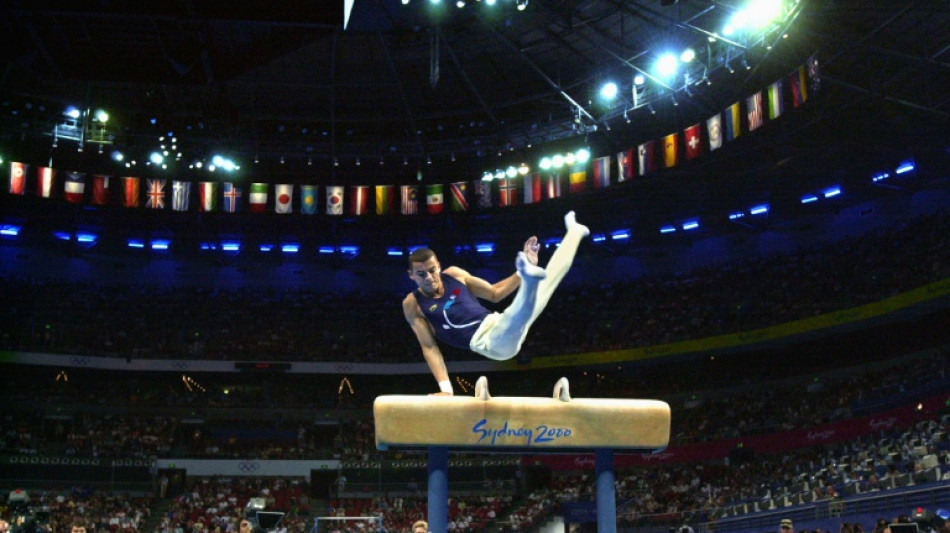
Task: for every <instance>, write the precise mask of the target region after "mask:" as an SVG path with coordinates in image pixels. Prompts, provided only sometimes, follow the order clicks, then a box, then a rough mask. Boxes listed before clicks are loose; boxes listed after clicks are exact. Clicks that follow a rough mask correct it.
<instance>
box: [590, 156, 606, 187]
mask: <svg viewBox="0 0 950 533" xmlns="http://www.w3.org/2000/svg"><path fill="white" fill-rule="evenodd" d="M591 172H592V173H593V174H594V188H595V189H603V188H604V187H610V156H609V155H605V156H604V157H598V158H597V159H595V160H594V161H593V163H591Z"/></svg>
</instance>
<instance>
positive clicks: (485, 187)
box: [475, 180, 491, 209]
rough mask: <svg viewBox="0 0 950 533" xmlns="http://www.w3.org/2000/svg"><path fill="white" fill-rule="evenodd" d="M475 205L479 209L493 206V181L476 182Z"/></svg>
mask: <svg viewBox="0 0 950 533" xmlns="http://www.w3.org/2000/svg"><path fill="white" fill-rule="evenodd" d="M475 205H476V206H478V208H479V209H488V208H489V207H491V181H490V180H478V181H476V182H475Z"/></svg>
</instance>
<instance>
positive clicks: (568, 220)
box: [564, 211, 590, 237]
mask: <svg viewBox="0 0 950 533" xmlns="http://www.w3.org/2000/svg"><path fill="white" fill-rule="evenodd" d="M564 225H565V226H566V227H567V231H571V230H575V229H576V230H579V231H581V232H583V234H584V236H585V237H586V236H588V235H590V229H589V228H588V227H587V226H585V225H583V224H581V223H580V222H578V221H577V219H576V218H575V216H574V212H573V211H569V212H568V213H567V214H566V215H564Z"/></svg>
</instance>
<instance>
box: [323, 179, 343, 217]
mask: <svg viewBox="0 0 950 533" xmlns="http://www.w3.org/2000/svg"><path fill="white" fill-rule="evenodd" d="M327 214H328V215H342V214H343V186H341V185H327Z"/></svg>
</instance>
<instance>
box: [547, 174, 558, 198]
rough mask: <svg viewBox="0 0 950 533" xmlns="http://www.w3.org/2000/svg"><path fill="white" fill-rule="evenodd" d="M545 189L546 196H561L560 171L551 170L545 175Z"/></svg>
mask: <svg viewBox="0 0 950 533" xmlns="http://www.w3.org/2000/svg"><path fill="white" fill-rule="evenodd" d="M545 179H546V181H545V189H546V191H547V195H548V198H549V199H550V198H560V197H561V172H560V171H557V170H555V171H552V172H551V173H550V174H548V175H547V176H546V178H545Z"/></svg>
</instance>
